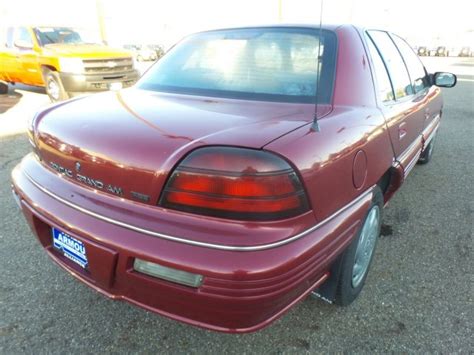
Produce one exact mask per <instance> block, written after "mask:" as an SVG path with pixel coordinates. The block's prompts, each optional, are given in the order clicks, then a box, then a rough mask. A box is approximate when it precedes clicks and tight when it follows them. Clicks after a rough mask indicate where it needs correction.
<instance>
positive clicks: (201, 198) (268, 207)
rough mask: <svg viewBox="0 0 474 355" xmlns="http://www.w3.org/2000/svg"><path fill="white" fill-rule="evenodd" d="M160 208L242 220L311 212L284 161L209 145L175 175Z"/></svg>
mask: <svg viewBox="0 0 474 355" xmlns="http://www.w3.org/2000/svg"><path fill="white" fill-rule="evenodd" d="M160 205H161V206H163V207H166V208H170V209H175V210H180V211H185V212H190V213H196V214H201V215H208V216H216V217H222V218H231V219H243V220H275V219H282V218H289V217H293V216H296V215H298V214H301V213H303V212H306V211H307V210H308V209H309V206H308V201H307V198H306V194H305V192H304V189H303V186H302V184H301V182H300V180H299V178H298V176H297V174H296V173H295V171H294V170H293V168H292V167H291V166H290V165H289V164H288V163H287V162H286V161H285V160H283V159H282V158H280V157H278V156H276V155H274V154H272V153H269V152H264V151H260V150H252V149H244V148H232V147H206V148H201V149H197V150H195V151H194V152H192V153H191V154H189V155H188V156H187V157H186V158H185V159H184V160H183V161H182V162H181V163H180V164H179V165H178V167H177V168H176V169H175V170H174V171H173V173H172V174H171V176H170V177H169V179H168V182H167V184H166V187H165V189H164V190H163V193H162V196H161V199H160Z"/></svg>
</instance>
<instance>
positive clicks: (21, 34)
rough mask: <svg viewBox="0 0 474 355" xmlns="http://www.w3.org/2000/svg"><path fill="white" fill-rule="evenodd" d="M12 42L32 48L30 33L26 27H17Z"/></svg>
mask: <svg viewBox="0 0 474 355" xmlns="http://www.w3.org/2000/svg"><path fill="white" fill-rule="evenodd" d="M14 41H22V42H25V43H27V44H29V45H31V46H33V41H32V40H31V36H30V33H29V32H28V29H27V28H26V27H18V28H17V29H16V31H15V36H14Z"/></svg>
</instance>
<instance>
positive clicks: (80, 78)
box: [59, 70, 140, 94]
mask: <svg viewBox="0 0 474 355" xmlns="http://www.w3.org/2000/svg"><path fill="white" fill-rule="evenodd" d="M59 76H60V77H61V81H62V84H63V86H64V89H65V90H66V91H67V92H68V93H72V94H74V93H86V92H98V91H106V90H109V89H110V85H111V84H114V83H121V84H122V87H123V88H127V87H130V86H132V85H133V84H135V83H136V82H137V80H138V78H139V77H140V75H139V73H138V71H137V70H131V71H127V72H120V73H115V74H107V75H97V74H95V75H90V74H70V73H59Z"/></svg>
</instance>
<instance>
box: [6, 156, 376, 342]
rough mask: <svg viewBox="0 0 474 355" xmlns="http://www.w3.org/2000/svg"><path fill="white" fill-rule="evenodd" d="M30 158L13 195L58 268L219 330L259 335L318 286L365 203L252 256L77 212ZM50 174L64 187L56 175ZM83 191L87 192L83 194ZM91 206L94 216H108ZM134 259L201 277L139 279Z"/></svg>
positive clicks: (113, 294)
mask: <svg viewBox="0 0 474 355" xmlns="http://www.w3.org/2000/svg"><path fill="white" fill-rule="evenodd" d="M32 160H35V159H34V158H33V157H32V156H31V155H30V156H27V157H26V158H25V159H24V160H23V162H22V163H21V164H20V165H18V166H17V167H16V168H15V169H14V171H13V172H12V179H13V192H14V194H15V195H16V196H17V197H18V200H19V204H20V206H21V210H22V212H23V214H24V216H25V218H26V220H27V221H28V223H29V225H30V227H31V229H32V230H33V232H34V233H35V235H36V236H37V238H38V240H39V241H40V243H41V245H42V246H43V248H44V249H45V250H46V252H47V253H48V255H49V256H50V257H51V258H52V259H53V260H54V261H55V262H56V263H57V264H59V265H60V266H61V267H63V268H64V269H66V270H67V271H68V272H69V273H71V274H72V275H73V276H75V277H76V278H78V279H79V280H81V281H83V282H85V283H86V284H88V285H89V286H91V287H92V288H94V289H96V290H97V291H99V292H100V293H102V294H104V295H106V296H107V297H110V298H114V299H123V300H126V301H128V302H131V303H133V304H136V305H138V306H140V307H143V308H146V309H148V310H150V311H153V312H156V313H159V314H162V315H164V316H167V317H170V318H172V319H175V320H179V321H182V322H186V323H189V324H193V325H196V326H200V327H204V328H208V329H212V330H217V331H224V332H233V333H237V332H239V333H242V332H250V331H255V330H258V329H260V328H262V327H264V326H266V325H268V324H269V323H270V322H272V321H273V320H275V319H276V318H278V317H279V316H280V315H281V314H283V313H284V312H285V311H286V310H288V309H289V308H290V307H291V306H292V305H294V304H295V303H296V302H298V301H299V300H301V299H302V298H304V297H305V296H306V295H307V294H308V293H310V292H311V291H312V290H313V289H314V288H315V287H317V286H319V285H320V284H321V283H322V282H324V281H325V280H326V278H327V276H328V273H327V270H329V268H330V265H331V263H332V261H334V260H335V258H336V257H337V255H339V254H340V252H342V250H343V249H344V248H345V247H346V246H347V245H348V243H350V241H351V240H352V238H353V236H354V235H355V233H356V231H357V229H358V228H359V225H360V221H361V219H362V218H363V216H364V214H365V212H366V210H367V208H368V206H369V204H370V201H371V198H372V195H371V193H368V194H366V196H364V198H362V199H359V200H358V201H357V203H354V204H352V205H351V206H350V208H346V209H345V210H344V211H343V212H341V213H340V214H338V215H337V216H335V217H334V218H332V219H331V220H330V221H328V222H327V223H325V224H324V225H323V226H321V228H317V229H315V230H313V231H311V233H308V234H307V235H305V236H304V237H302V238H299V239H297V240H295V241H292V242H291V243H288V244H284V245H281V246H278V247H275V248H270V249H265V250H256V251H232V250H217V249H211V248H207V247H202V246H196V245H187V244H184V243H180V242H175V241H170V240H163V239H161V238H158V237H153V236H149V235H144V234H143V233H139V232H137V231H133V230H130V229H128V228H124V227H121V226H119V225H114V224H111V223H107V222H106V221H103V220H98V219H97V218H94V217H92V216H90V215H87V214H85V213H81V212H80V211H78V210H76V209H74V208H71V207H69V206H67V205H65V204H64V203H62V202H61V201H58V200H57V199H55V198H54V197H52V195H50V194H47V193H45V191H46V190H44V189H42V188H40V187H39V185H38V184H37V183H35V182H34V181H33V179H34V176H33V174H31V171H29V170H30V169H29V168H30V167H31V165H34V164H39V163H38V162H36V160H35V162H32ZM36 169H38V167H36ZM42 169H44V173H45V174H51V173H50V172H48V171H47V170H46V169H45V168H42ZM37 172H38V170H36V172H35V173H37ZM52 176H53V177H52V179H54V178H55V179H58V183H60V181H59V180H62V181H61V183H64V181H63V180H64V179H63V178H62V177H59V176H57V175H55V174H52ZM84 193H85V194H87V193H93V192H91V191H88V189H84ZM97 207H98V209H97V210H96V212H97V213H106V212H107V211H105V210H103V211H101V210H100V208H101V207H100V206H97ZM123 213H124V214H127V213H128V214H129V213H130V211H126V210H124V211H123ZM115 218H116V217H115ZM144 223H145V221H144ZM51 227H56V228H58V229H61V230H63V231H65V232H66V233H68V234H70V235H71V236H73V237H74V238H76V239H79V240H80V241H82V242H83V243H84V245H85V247H86V250H87V256H88V261H89V267H88V269H87V270H84V269H82V268H81V267H80V266H77V265H76V264H74V263H72V262H71V261H70V260H68V259H66V258H65V257H63V256H62V255H61V254H59V253H58V252H57V251H56V250H55V249H54V248H53V246H52V236H51ZM190 233H192V231H190ZM256 233H258V231H256ZM257 237H258V236H256V239H258V238H257ZM135 258H140V259H144V260H147V261H151V262H155V263H158V264H161V265H163V266H167V267H171V268H175V269H178V270H183V271H187V272H191V273H196V274H200V275H203V276H204V280H203V283H202V285H201V286H200V287H198V288H192V287H187V286H182V285H178V284H175V283H172V282H169V281H165V280H161V279H157V278H154V277H150V276H147V275H144V274H141V273H138V272H136V271H134V270H133V262H134V260H135Z"/></svg>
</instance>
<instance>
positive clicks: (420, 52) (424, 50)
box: [417, 46, 430, 57]
mask: <svg viewBox="0 0 474 355" xmlns="http://www.w3.org/2000/svg"><path fill="white" fill-rule="evenodd" d="M417 53H418V55H419V56H422V57H424V56H429V55H430V53H429V50H428V47H426V46H421V47H418V51H417Z"/></svg>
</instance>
